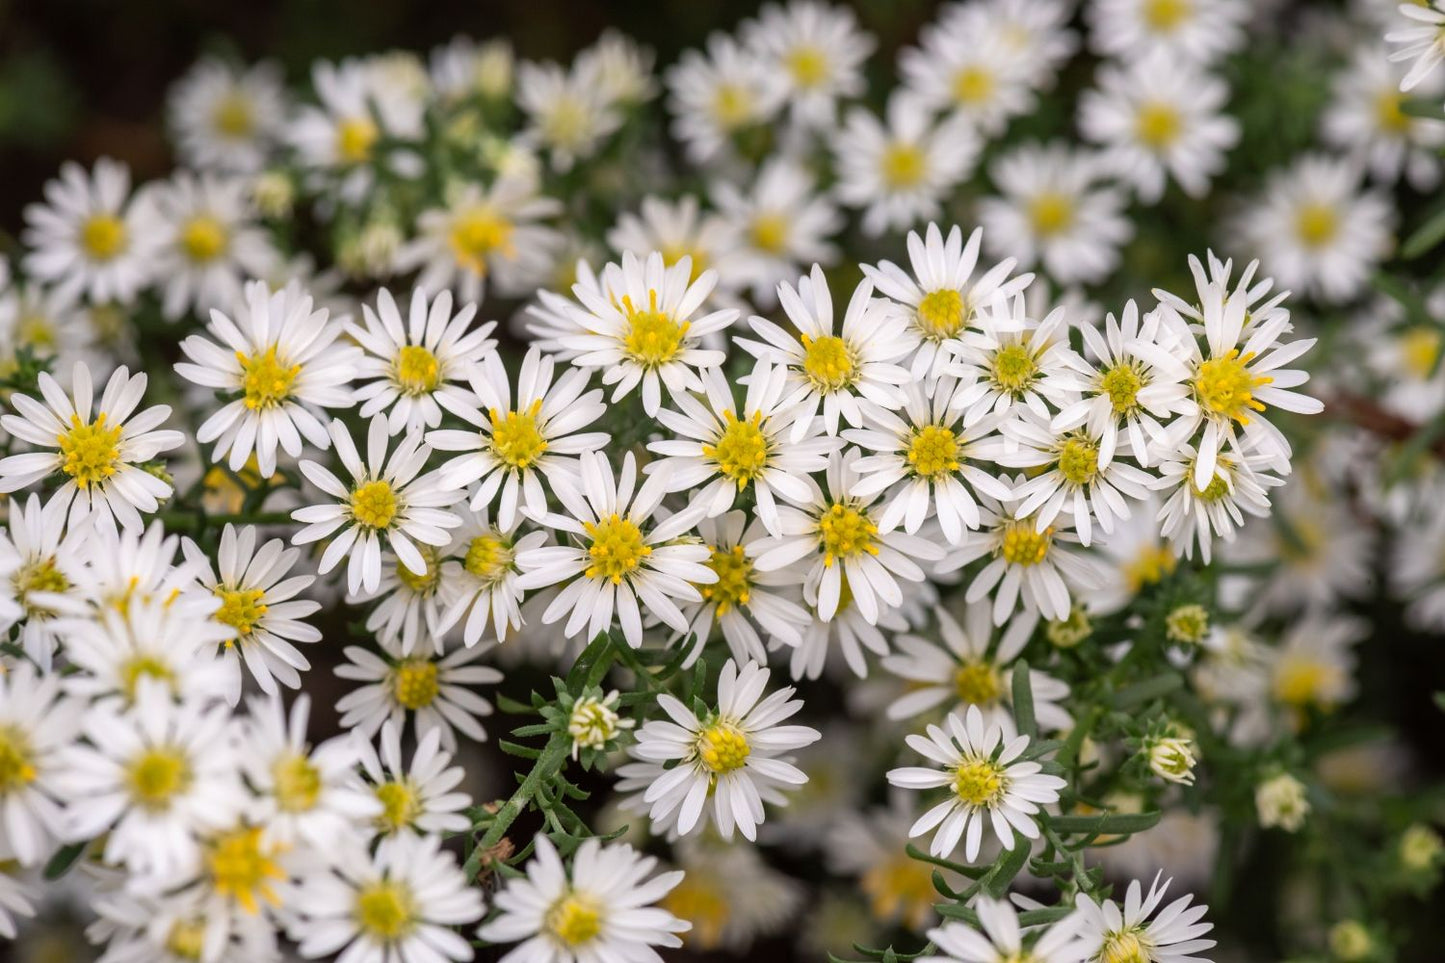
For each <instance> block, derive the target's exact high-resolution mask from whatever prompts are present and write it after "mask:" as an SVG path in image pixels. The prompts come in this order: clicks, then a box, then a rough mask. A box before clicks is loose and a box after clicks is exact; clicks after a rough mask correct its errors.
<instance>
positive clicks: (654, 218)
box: [569, 194, 738, 287]
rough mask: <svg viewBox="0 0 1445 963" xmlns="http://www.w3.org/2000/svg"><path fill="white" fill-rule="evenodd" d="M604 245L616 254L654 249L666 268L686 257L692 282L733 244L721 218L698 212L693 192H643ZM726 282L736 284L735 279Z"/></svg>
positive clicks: (620, 217)
mask: <svg viewBox="0 0 1445 963" xmlns="http://www.w3.org/2000/svg"><path fill="white" fill-rule="evenodd" d="M607 244H608V245H609V246H610V247H611V248H612V250H614V251H616V252H617V253H618V254H619V255H620V254H622V253H623V252H624V251H631V252H632V253H633V254H635V255H636V256H637V257H639V258H645V257H647V256H648V255H649V254H651V253H652V252H653V251H657V252H659V253H660V254H661V255H662V263H663V264H665V265H666V266H667V267H672V266H673V265H674V264H676V263H677V262H678V261H680V260H682V259H683V258H684V257H686V258H690V259H691V261H692V277H691V280H693V281H696V280H697V279H698V278H699V277H700V276H701V275H702V272H704V271H706V270H707V269H708V268H709V267H711V266H713V265H715V264H717V263H718V262H719V261H721V260H723V259H725V258H727V257H728V256H729V254H730V252H731V251H732V249H733V247H734V246H735V244H734V240H733V231H732V230H731V229H730V228H729V226H728V225H727V223H726V222H724V221H723V219H722V218H720V217H718V216H717V215H716V214H711V213H709V214H705V215H703V214H699V205H698V200H697V196H696V195H694V194H685V195H683V196H682V197H680V198H678V199H677V200H676V201H668V200H664V199H662V198H660V197H655V196H653V195H651V194H649V195H647V196H646V197H644V198H643V199H642V202H641V204H640V205H639V206H638V210H637V213H633V212H632V211H623V212H622V213H621V214H619V215H618V218H617V224H616V225H615V226H614V227H613V228H612V229H611V230H609V231H608V232H607ZM727 283H728V284H730V285H731V286H734V287H736V286H738V284H737V282H736V281H732V280H729V281H728V282H727ZM569 287H570V286H569Z"/></svg>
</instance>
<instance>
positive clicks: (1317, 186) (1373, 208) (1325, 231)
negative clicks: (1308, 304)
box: [1239, 154, 1395, 303]
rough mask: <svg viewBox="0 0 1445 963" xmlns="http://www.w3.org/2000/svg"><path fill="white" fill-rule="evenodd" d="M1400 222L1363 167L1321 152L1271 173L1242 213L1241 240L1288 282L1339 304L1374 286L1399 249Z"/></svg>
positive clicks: (1276, 274) (1284, 282) (1295, 288)
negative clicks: (1367, 185)
mask: <svg viewBox="0 0 1445 963" xmlns="http://www.w3.org/2000/svg"><path fill="white" fill-rule="evenodd" d="M1394 226H1395V212H1394V207H1393V205H1392V204H1391V202H1390V201H1389V200H1388V199H1386V197H1385V196H1384V195H1383V194H1381V193H1379V192H1376V191H1372V190H1361V187H1360V170H1359V166H1358V165H1357V164H1355V163H1353V162H1352V161H1350V160H1349V159H1346V158H1336V157H1330V156H1326V155H1322V154H1312V155H1307V156H1305V157H1301V158H1300V159H1299V160H1297V161H1295V162H1294V163H1293V164H1291V165H1290V166H1289V167H1287V168H1285V169H1283V170H1279V171H1275V172H1274V173H1272V174H1271V175H1270V178H1269V180H1268V182H1267V183H1266V185H1265V190H1264V193H1263V195H1262V196H1261V197H1260V199H1259V201H1258V203H1257V204H1256V205H1254V206H1253V207H1252V208H1251V209H1249V210H1246V211H1245V212H1243V213H1242V214H1241V215H1240V218H1239V233H1240V245H1241V246H1242V247H1244V248H1245V249H1247V250H1248V251H1250V252H1251V253H1253V254H1255V255H1257V256H1259V258H1260V259H1261V260H1262V261H1263V262H1264V265H1265V267H1266V268H1267V269H1268V270H1269V272H1270V273H1271V274H1273V275H1274V276H1275V277H1276V278H1277V279H1278V280H1279V282H1280V283H1281V284H1282V285H1285V286H1287V287H1289V288H1291V289H1292V290H1294V291H1297V292H1299V293H1301V294H1310V295H1314V296H1316V297H1318V298H1320V299H1321V300H1323V301H1327V302H1333V303H1338V302H1341V301H1348V300H1350V299H1351V298H1353V297H1355V296H1356V295H1358V294H1360V293H1361V292H1363V291H1364V290H1365V289H1366V288H1367V287H1368V286H1369V282H1370V278H1371V277H1372V276H1373V275H1374V273H1375V269H1376V268H1377V267H1379V265H1380V262H1381V261H1383V260H1384V259H1385V257H1386V256H1387V255H1388V254H1389V253H1390V251H1391V249H1392V248H1393V247H1394V236H1393V235H1394Z"/></svg>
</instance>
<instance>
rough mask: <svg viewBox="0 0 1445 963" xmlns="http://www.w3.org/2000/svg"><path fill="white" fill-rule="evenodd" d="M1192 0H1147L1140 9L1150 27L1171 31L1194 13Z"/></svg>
mask: <svg viewBox="0 0 1445 963" xmlns="http://www.w3.org/2000/svg"><path fill="white" fill-rule="evenodd" d="M1193 12H1194V11H1193V3H1192V2H1191V0H1145V2H1144V9H1143V10H1141V11H1140V13H1141V14H1142V15H1143V19H1144V22H1145V23H1146V24H1148V26H1149V29H1150V30H1153V31H1154V32H1156V33H1169V32H1170V31H1172V30H1173V29H1174V28H1176V27H1178V26H1179V25H1180V24H1181V23H1183V22H1184V20H1185V19H1187V18H1188V17H1189V15H1190V14H1191V13H1193Z"/></svg>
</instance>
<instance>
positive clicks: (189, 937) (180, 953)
mask: <svg viewBox="0 0 1445 963" xmlns="http://www.w3.org/2000/svg"><path fill="white" fill-rule="evenodd" d="M205 949H206V922H205V920H178V921H177V922H175V923H173V924H171V931H170V932H169V933H167V934H166V952H168V953H170V954H171V955H172V956H176V957H179V958H180V959H183V960H195V961H197V963H199V961H200V959H201V956H202V954H203V953H204V952H205Z"/></svg>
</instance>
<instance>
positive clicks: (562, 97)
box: [516, 62, 622, 172]
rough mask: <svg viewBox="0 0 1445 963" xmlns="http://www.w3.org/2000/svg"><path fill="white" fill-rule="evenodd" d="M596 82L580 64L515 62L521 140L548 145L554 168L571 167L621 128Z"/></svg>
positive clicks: (563, 170)
mask: <svg viewBox="0 0 1445 963" xmlns="http://www.w3.org/2000/svg"><path fill="white" fill-rule="evenodd" d="M594 81H595V78H594V77H593V75H592V74H591V72H590V71H588V70H585V69H582V67H581V65H574V66H573V68H572V69H571V70H567V69H565V68H563V67H562V66H560V65H558V64H555V63H527V62H523V63H521V64H518V65H517V92H516V99H517V106H518V107H520V108H521V109H522V112H523V113H524V114H525V115H526V116H527V126H526V128H525V129H524V130H523V131H522V138H523V141H524V142H525V143H528V144H533V145H536V146H538V147H544V148H546V149H547V151H548V153H550V154H551V158H552V168H553V169H554V170H557V171H560V172H566V171H569V170H571V169H572V165H573V164H574V163H576V162H577V161H579V160H586V159H588V158H589V157H591V156H592V155H593V154H595V153H596V152H597V150H598V148H599V146H600V144H601V142H602V140H603V139H604V138H605V137H607V136H608V135H609V134H611V133H612V132H613V131H615V130H616V129H617V128H618V127H620V126H622V115H621V114H620V113H619V112H618V111H617V110H616V109H615V107H614V105H613V103H612V100H611V98H610V97H608V96H606V94H605V92H604V91H603V89H602V88H601V87H599V86H598V85H597V84H596V83H595V82H594Z"/></svg>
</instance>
